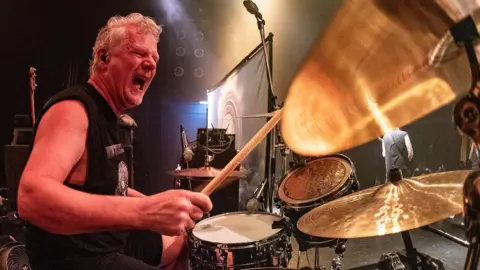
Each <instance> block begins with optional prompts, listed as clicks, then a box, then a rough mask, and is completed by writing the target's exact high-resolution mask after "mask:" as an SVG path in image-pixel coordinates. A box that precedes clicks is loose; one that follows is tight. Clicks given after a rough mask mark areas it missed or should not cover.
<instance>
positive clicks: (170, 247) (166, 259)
mask: <svg viewBox="0 0 480 270" xmlns="http://www.w3.org/2000/svg"><path fill="white" fill-rule="evenodd" d="M186 241H187V240H186V238H185V237H184V236H165V235H162V243H163V252H162V263H161V266H162V269H165V270H170V269H172V270H173V269H188V266H189V261H188V246H187V244H186Z"/></svg>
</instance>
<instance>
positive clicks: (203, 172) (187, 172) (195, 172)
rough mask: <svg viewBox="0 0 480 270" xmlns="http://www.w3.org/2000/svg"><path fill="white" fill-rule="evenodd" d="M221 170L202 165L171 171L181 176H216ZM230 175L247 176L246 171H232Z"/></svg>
mask: <svg viewBox="0 0 480 270" xmlns="http://www.w3.org/2000/svg"><path fill="white" fill-rule="evenodd" d="M220 172H221V170H219V169H216V168H213V167H201V168H191V169H184V170H176V171H170V172H169V173H170V174H172V175H175V176H179V177H195V178H214V177H215V176H217V175H218V174H219V173H220ZM228 177H236V178H242V177H246V171H245V170H240V171H232V172H231V173H229V174H228Z"/></svg>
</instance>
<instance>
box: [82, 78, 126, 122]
mask: <svg viewBox="0 0 480 270" xmlns="http://www.w3.org/2000/svg"><path fill="white" fill-rule="evenodd" d="M88 83H90V84H91V85H92V86H93V87H94V88H95V90H97V92H99V93H100V95H102V97H103V98H104V99H105V100H106V101H107V103H108V105H109V106H110V108H112V110H113V112H114V113H115V114H116V115H117V116H119V115H120V114H121V113H122V112H123V109H122V108H119V107H117V106H116V105H115V102H114V100H113V98H112V96H111V95H110V93H109V92H108V88H107V86H106V84H105V82H104V81H103V80H102V79H101V78H99V77H98V76H95V74H94V75H92V76H91V77H90V78H89V79H88Z"/></svg>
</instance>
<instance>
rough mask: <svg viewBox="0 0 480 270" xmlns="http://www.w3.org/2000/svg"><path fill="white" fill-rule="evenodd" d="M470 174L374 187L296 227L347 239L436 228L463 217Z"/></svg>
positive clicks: (440, 175) (310, 214)
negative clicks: (437, 224) (448, 220)
mask: <svg viewBox="0 0 480 270" xmlns="http://www.w3.org/2000/svg"><path fill="white" fill-rule="evenodd" d="M470 172H471V171H469V170H465V171H451V172H442V173H436V174H429V175H423V176H418V177H415V178H410V179H407V178H405V179H402V180H400V181H399V182H397V183H395V184H393V183H387V184H384V185H381V186H375V187H371V188H368V189H365V190H362V191H359V192H355V193H352V194H350V195H347V196H345V197H341V198H339V199H336V200H334V201H331V202H328V203H326V204H324V205H322V206H319V207H317V208H315V209H313V210H311V211H310V212H308V213H307V214H305V215H304V216H302V217H301V218H300V219H299V220H298V223H297V226H298V228H299V230H300V231H302V232H303V233H306V234H309V235H312V236H317V237H326V238H341V239H349V238H359V237H371V236H379V235H387V234H392V233H398V232H403V231H407V230H411V229H415V228H419V227H422V226H425V225H428V224H432V223H435V222H438V221H440V220H443V219H445V218H447V217H449V216H453V215H456V214H460V213H462V211H463V192H462V189H463V183H464V182H465V179H466V177H467V175H468V174H469V173H470Z"/></svg>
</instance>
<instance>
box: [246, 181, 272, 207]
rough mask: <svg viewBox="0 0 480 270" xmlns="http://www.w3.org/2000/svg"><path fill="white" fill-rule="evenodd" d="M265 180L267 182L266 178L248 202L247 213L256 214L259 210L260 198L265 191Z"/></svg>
mask: <svg viewBox="0 0 480 270" xmlns="http://www.w3.org/2000/svg"><path fill="white" fill-rule="evenodd" d="M267 180H268V179H267V178H265V180H263V182H262V184H260V186H259V187H258V188H257V189H256V190H255V192H254V193H253V197H252V198H251V199H250V200H248V202H247V211H250V212H256V211H257V210H258V209H259V208H260V206H261V202H260V196H262V193H263V190H264V189H265V185H266V184H267Z"/></svg>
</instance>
